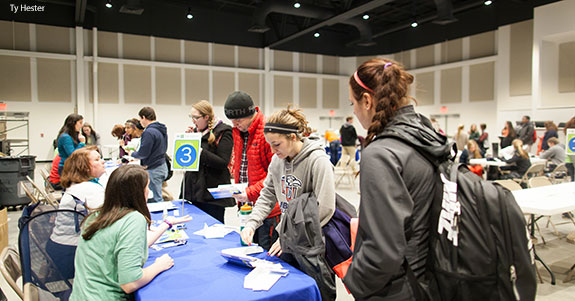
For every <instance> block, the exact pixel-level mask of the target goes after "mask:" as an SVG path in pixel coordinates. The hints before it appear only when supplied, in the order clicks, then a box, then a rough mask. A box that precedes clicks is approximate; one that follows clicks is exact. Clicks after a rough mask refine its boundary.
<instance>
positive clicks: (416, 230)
mask: <svg viewBox="0 0 575 301" xmlns="http://www.w3.org/2000/svg"><path fill="white" fill-rule="evenodd" d="M412 83H413V76H412V75H411V74H409V73H407V72H406V71H405V69H404V68H403V66H402V65H400V64H399V63H397V62H395V61H392V60H387V59H372V60H369V61H367V62H364V63H363V64H362V65H361V66H359V68H358V69H357V71H356V72H355V73H354V74H353V75H352V76H351V77H350V79H349V95H350V96H349V99H350V102H351V104H352V105H353V112H354V114H355V116H356V117H357V119H358V120H359V122H360V123H361V125H362V126H363V127H364V128H365V129H367V132H368V136H367V138H366V140H367V143H368V145H367V146H366V147H365V148H364V149H363V151H362V158H361V163H360V191H361V199H360V207H359V226H358V230H357V237H356V240H355V249H354V254H353V260H352V262H351V265H350V266H349V269H348V271H347V275H346V276H345V277H344V279H343V281H344V283H345V285H346V287H347V289H348V290H349V291H350V292H351V293H352V294H353V297H354V298H356V299H372V298H373V299H378V300H415V299H416V291H417V288H414V287H411V285H410V284H409V281H408V279H407V278H408V276H407V274H406V267H407V268H408V269H409V271H411V272H412V273H413V274H414V276H415V277H416V278H417V279H418V280H419V281H420V282H421V283H425V282H426V281H427V279H425V272H426V260H427V256H428V248H429V245H428V237H429V235H430V231H436V229H431V228H430V226H429V221H428V218H429V214H430V206H431V203H432V199H433V196H435V195H436V193H441V192H442V191H440V190H441V188H440V187H439V188H438V186H437V185H436V179H437V174H436V172H435V168H434V166H433V164H432V163H431V161H434V162H443V161H446V160H447V158H449V156H450V144H448V143H447V138H446V137H445V136H443V135H441V134H439V133H437V132H436V131H435V130H434V129H433V125H432V124H431V122H430V121H429V120H428V119H427V118H426V117H424V116H423V115H420V114H417V113H416V112H415V110H414V107H413V105H412V100H413V99H412V98H411V97H409V96H408V91H409V85H410V84H412ZM459 132H460V134H464V133H463V131H462V130H460V131H459Z"/></svg>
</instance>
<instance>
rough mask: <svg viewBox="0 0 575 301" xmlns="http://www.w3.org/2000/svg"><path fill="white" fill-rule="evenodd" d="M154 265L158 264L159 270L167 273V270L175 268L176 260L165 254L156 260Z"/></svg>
mask: <svg viewBox="0 0 575 301" xmlns="http://www.w3.org/2000/svg"><path fill="white" fill-rule="evenodd" d="M154 264H157V265H158V268H160V270H161V271H165V270H168V269H170V268H171V267H173V266H174V259H172V257H170V255H168V254H164V255H162V256H160V257H158V258H156V261H154Z"/></svg>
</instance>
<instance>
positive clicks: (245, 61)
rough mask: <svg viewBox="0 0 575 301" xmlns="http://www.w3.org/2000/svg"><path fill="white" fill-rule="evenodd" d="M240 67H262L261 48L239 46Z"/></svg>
mask: <svg viewBox="0 0 575 301" xmlns="http://www.w3.org/2000/svg"><path fill="white" fill-rule="evenodd" d="M238 67H240V68H251V69H260V50H259V49H258V48H253V47H242V46H238Z"/></svg>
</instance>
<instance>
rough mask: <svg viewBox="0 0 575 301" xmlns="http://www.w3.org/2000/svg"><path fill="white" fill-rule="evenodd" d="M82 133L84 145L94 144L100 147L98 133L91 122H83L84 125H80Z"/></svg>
mask: <svg viewBox="0 0 575 301" xmlns="http://www.w3.org/2000/svg"><path fill="white" fill-rule="evenodd" d="M82 134H83V135H84V137H86V145H96V146H97V147H98V149H100V148H101V146H100V134H98V133H96V131H94V128H93V127H92V125H91V124H89V123H87V122H84V125H83V126H82Z"/></svg>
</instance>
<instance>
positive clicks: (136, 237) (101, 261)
mask: <svg viewBox="0 0 575 301" xmlns="http://www.w3.org/2000/svg"><path fill="white" fill-rule="evenodd" d="M92 219H93V217H92V218H90V220H88V221H91V220H92ZM86 224H88V223H86ZM146 231H147V223H146V218H145V217H144V216H143V215H142V214H140V213H139V212H137V211H133V212H130V213H128V214H126V215H125V216H124V217H122V218H121V219H119V220H118V221H116V222H115V223H113V224H112V225H110V226H109V227H106V228H104V229H100V230H99V231H98V232H96V233H95V234H94V235H93V236H92V238H91V239H90V240H84V239H80V241H79V243H78V249H77V250H76V258H75V261H74V263H75V270H76V272H75V273H76V275H75V277H74V286H73V289H72V295H71V296H70V300H125V299H128V298H129V295H128V294H126V293H124V291H123V290H122V288H121V287H120V285H122V284H126V283H130V282H133V281H136V280H138V279H140V278H142V276H143V270H142V266H143V265H144V263H145V262H146V259H147V258H148V246H147V242H146V234H147V232H146Z"/></svg>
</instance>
